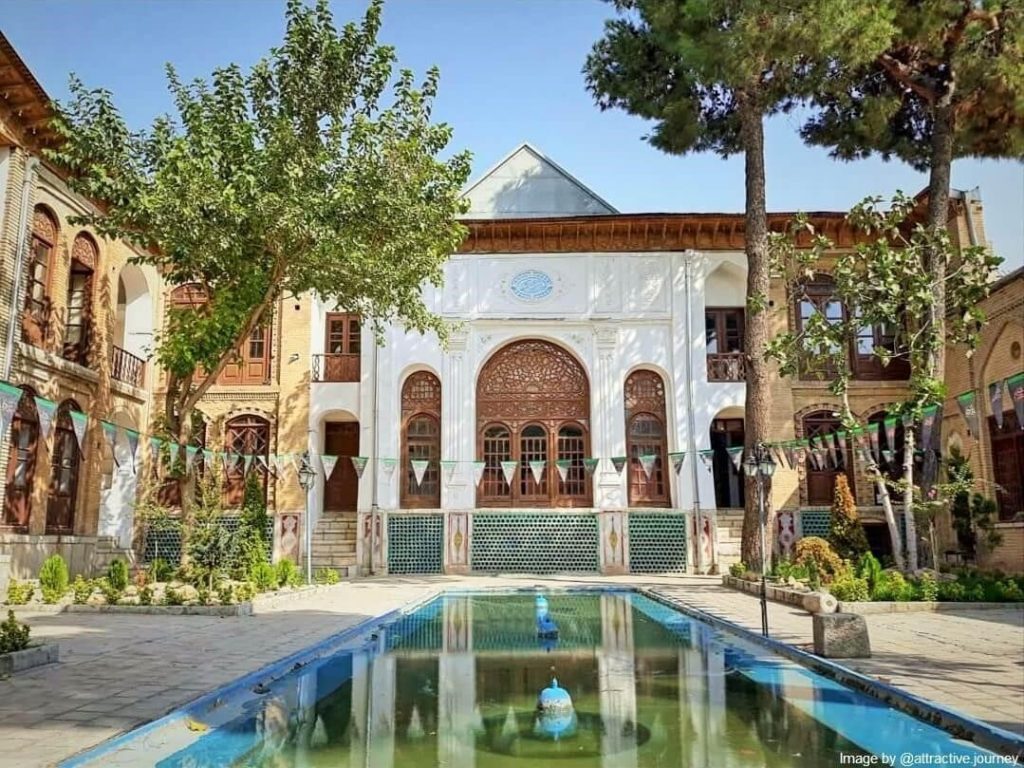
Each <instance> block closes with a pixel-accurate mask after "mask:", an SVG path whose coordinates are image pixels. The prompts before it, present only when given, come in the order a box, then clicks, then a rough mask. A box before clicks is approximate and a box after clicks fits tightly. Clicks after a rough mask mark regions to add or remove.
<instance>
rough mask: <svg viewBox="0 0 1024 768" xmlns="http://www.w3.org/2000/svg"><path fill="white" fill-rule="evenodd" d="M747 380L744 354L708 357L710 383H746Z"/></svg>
mask: <svg viewBox="0 0 1024 768" xmlns="http://www.w3.org/2000/svg"><path fill="white" fill-rule="evenodd" d="M746 378H747V369H746V364H745V363H744V361H743V353H741V352H726V353H716V354H711V355H708V381H744V380H746Z"/></svg>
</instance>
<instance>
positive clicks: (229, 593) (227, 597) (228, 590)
mask: <svg viewBox="0 0 1024 768" xmlns="http://www.w3.org/2000/svg"><path fill="white" fill-rule="evenodd" d="M217 600H218V601H219V602H220V604H221V605H231V604H232V603H234V602H235V589H234V587H232V586H231V582H230V581H225V582H224V583H222V584H221V585H220V586H219V587H217Z"/></svg>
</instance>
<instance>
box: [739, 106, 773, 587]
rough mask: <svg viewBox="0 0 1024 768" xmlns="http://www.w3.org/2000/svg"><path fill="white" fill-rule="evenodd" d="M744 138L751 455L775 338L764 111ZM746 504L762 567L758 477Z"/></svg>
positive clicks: (761, 434) (748, 554) (765, 404)
mask: <svg viewBox="0 0 1024 768" xmlns="http://www.w3.org/2000/svg"><path fill="white" fill-rule="evenodd" d="M740 136H741V140H742V143H743V150H744V157H745V183H746V211H745V214H744V242H745V247H746V254H747V320H746V327H745V329H744V339H743V354H744V357H745V358H746V359H745V362H746V369H747V371H746V381H747V399H746V404H745V407H744V413H743V419H744V422H743V429H744V436H743V448H744V452H745V454H746V455H748V456H749V455H751V453H752V451H753V449H754V446H756V445H759V444H761V443H766V442H768V440H769V437H770V436H769V434H768V430H769V417H770V415H771V392H770V390H769V388H768V361H767V360H766V359H765V354H764V352H765V348H766V347H767V345H768V342H769V340H770V338H771V325H770V321H771V317H770V315H769V313H768V289H769V270H768V215H767V212H766V208H765V191H764V125H763V118H762V115H761V112H760V110H759V109H758V108H757V107H756V105H754V104H750V103H749V101H748V103H746V104H745V105H743V106H742V107H741V108H740ZM744 478H745V480H744V482H745V483H746V486H745V491H746V494H745V504H744V510H743V535H742V540H741V543H740V552H741V556H742V558H743V562H744V563H746V564H747V565H748V566H750V567H751V568H758V567H759V566H760V563H761V541H760V533H761V531H760V525H761V519H760V510H759V509H758V505H757V483H758V482H761V481H760V480H759V478H757V477H749V476H747V475H744ZM764 482H765V490H764V499H765V521H766V522H765V527H766V530H765V542H766V544H765V546H766V548H767V549H768V553H765V555H766V557H767V555H768V554H769V553H770V552H771V549H772V541H773V538H774V537H773V531H774V530H775V528H774V525H773V524H772V521H773V520H774V514H773V511H772V504H771V485H770V480H769V479H767V478H765V479H764Z"/></svg>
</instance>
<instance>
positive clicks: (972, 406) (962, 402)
mask: <svg viewBox="0 0 1024 768" xmlns="http://www.w3.org/2000/svg"><path fill="white" fill-rule="evenodd" d="M37 399H38V398H37ZM956 404H957V405H959V406H960V412H961V413H962V414H963V415H964V419H965V420H966V421H967V429H968V431H969V432H970V433H971V434H972V435H974V437H978V435H979V434H980V433H981V430H980V428H979V426H978V404H977V403H976V402H975V397H974V393H973V392H964V393H963V394H962V395H957V396H956Z"/></svg>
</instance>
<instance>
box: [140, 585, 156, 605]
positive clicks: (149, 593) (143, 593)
mask: <svg viewBox="0 0 1024 768" xmlns="http://www.w3.org/2000/svg"><path fill="white" fill-rule="evenodd" d="M152 604H153V588H152V587H151V586H149V584H146V585H144V586H143V587H142V589H140V590H139V605H152Z"/></svg>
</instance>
